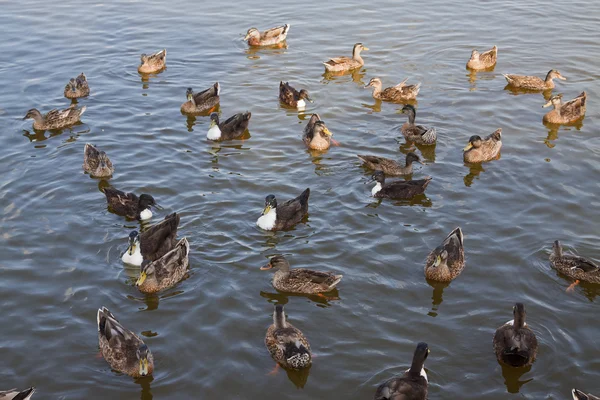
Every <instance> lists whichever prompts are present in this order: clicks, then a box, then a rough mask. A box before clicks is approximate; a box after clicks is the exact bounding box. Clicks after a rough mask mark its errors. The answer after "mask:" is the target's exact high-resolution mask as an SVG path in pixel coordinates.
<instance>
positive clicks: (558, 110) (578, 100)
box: [542, 92, 587, 124]
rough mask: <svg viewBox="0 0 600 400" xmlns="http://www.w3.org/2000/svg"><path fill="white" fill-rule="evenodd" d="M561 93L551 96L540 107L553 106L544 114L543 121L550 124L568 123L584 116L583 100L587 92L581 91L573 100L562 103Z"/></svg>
mask: <svg viewBox="0 0 600 400" xmlns="http://www.w3.org/2000/svg"><path fill="white" fill-rule="evenodd" d="M562 97H563V95H562V94H558V95H556V96H552V97H551V98H550V100H549V101H548V102H547V103H546V104H544V105H543V106H542V107H544V108H545V107H550V106H554V109H553V110H551V111H550V112H548V113H547V114H546V115H544V122H547V123H550V124H569V123H571V122H575V121H577V120H579V119H581V118H583V117H584V116H585V101H586V99H587V94H586V93H585V92H582V93H581V94H580V95H579V96H577V97H575V98H574V99H573V100H569V101H567V102H566V103H564V104H563V102H562Z"/></svg>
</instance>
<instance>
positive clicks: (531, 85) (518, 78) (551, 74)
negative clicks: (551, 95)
mask: <svg viewBox="0 0 600 400" xmlns="http://www.w3.org/2000/svg"><path fill="white" fill-rule="evenodd" d="M503 75H504V77H505V78H506V81H507V82H508V84H509V85H510V86H512V87H514V88H517V89H526V90H548V89H554V81H553V79H554V78H557V79H561V80H563V81H566V80H567V78H565V77H564V76H562V75H561V74H560V72H558V71H557V70H555V69H551V70H550V71H548V74H547V75H546V79H544V80H542V79H541V78H538V77H537V76H525V75H507V74H503Z"/></svg>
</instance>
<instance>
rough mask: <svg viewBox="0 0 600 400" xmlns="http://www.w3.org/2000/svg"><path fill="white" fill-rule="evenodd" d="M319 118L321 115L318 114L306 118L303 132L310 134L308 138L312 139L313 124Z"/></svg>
mask: <svg viewBox="0 0 600 400" xmlns="http://www.w3.org/2000/svg"><path fill="white" fill-rule="evenodd" d="M320 120H321V117H320V116H319V114H313V115H311V116H310V119H309V120H308V123H307V124H306V126H305V127H304V134H305V135H310V138H311V139H312V134H313V130H314V128H315V124H316V123H317V122H318V121H320Z"/></svg>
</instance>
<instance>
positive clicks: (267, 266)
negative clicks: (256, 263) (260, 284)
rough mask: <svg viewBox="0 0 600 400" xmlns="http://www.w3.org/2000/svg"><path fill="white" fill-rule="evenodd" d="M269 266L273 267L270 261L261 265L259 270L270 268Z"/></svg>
mask: <svg viewBox="0 0 600 400" xmlns="http://www.w3.org/2000/svg"><path fill="white" fill-rule="evenodd" d="M271 268H273V266H272V265H271V264H270V263H269V264H266V265H263V266H262V267H260V269H261V271H266V270H268V269H271Z"/></svg>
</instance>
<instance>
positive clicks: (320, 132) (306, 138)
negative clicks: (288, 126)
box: [302, 114, 333, 151]
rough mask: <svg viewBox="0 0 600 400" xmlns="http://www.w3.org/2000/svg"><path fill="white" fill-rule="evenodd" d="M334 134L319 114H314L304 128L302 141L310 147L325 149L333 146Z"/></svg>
mask: <svg viewBox="0 0 600 400" xmlns="http://www.w3.org/2000/svg"><path fill="white" fill-rule="evenodd" d="M332 135H333V133H331V131H330V130H329V129H327V126H325V122H323V121H321V117H319V114H313V115H312V116H311V117H310V120H309V121H308V124H306V127H305V128H304V135H302V141H303V142H304V144H305V145H306V147H308V148H309V149H312V150H319V151H324V150H327V149H329V147H330V146H331V136H332Z"/></svg>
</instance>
